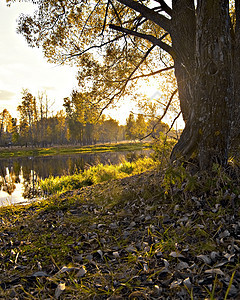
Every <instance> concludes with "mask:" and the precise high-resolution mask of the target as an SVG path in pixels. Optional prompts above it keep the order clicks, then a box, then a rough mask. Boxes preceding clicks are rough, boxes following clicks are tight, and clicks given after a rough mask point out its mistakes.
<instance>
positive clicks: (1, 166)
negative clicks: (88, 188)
mask: <svg viewBox="0 0 240 300" xmlns="http://www.w3.org/2000/svg"><path fill="white" fill-rule="evenodd" d="M149 153H150V150H141V151H134V152H110V153H97V154H96V153H81V154H72V155H55V156H47V157H19V158H7V159H0V206H3V205H9V204H14V203H22V202H26V201H28V200H29V199H31V198H33V199H34V198H36V196H38V195H39V191H38V190H37V189H36V186H37V182H38V180H40V179H45V178H47V177H49V176H62V175H72V174H74V173H76V172H77V173H78V172H80V171H82V170H84V169H85V168H88V167H89V166H93V165H96V164H98V163H102V164H117V163H119V162H121V160H123V159H126V160H129V161H132V160H133V159H135V158H136V157H138V156H146V155H149Z"/></svg>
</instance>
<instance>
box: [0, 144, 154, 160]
mask: <svg viewBox="0 0 240 300" xmlns="http://www.w3.org/2000/svg"><path fill="white" fill-rule="evenodd" d="M151 147H152V144H151V143H141V142H136V143H128V142H123V143H115V144H114V143H113V144H110V143H108V144H98V145H90V146H81V147H80V146H53V147H49V148H31V147H24V148H21V147H11V148H1V149H0V158H1V157H2V158H5V157H21V156H49V155H61V154H73V153H95V152H118V151H119V152H121V151H134V150H141V149H149V148H151Z"/></svg>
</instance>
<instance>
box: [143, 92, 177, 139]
mask: <svg viewBox="0 0 240 300" xmlns="http://www.w3.org/2000/svg"><path fill="white" fill-rule="evenodd" d="M177 91H178V89H176V90H175V91H174V92H173V93H172V95H171V97H170V99H169V101H168V104H167V106H166V107H165V110H164V112H163V114H162V116H161V117H160V118H158V120H157V122H156V123H155V124H154V126H153V128H152V130H151V132H150V133H149V134H147V135H146V136H144V137H143V138H142V139H141V140H143V139H146V138H147V137H149V136H150V135H152V134H153V132H154V130H155V128H156V127H157V125H158V124H160V123H161V121H162V119H163V118H164V117H165V115H166V113H167V111H168V109H169V106H170V105H171V103H172V100H173V97H174V96H175V95H176V93H177Z"/></svg>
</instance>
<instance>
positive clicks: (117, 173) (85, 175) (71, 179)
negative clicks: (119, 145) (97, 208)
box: [39, 158, 158, 195]
mask: <svg viewBox="0 0 240 300" xmlns="http://www.w3.org/2000/svg"><path fill="white" fill-rule="evenodd" d="M157 165H158V163H157V162H156V161H154V160H153V159H152V158H141V159H138V160H136V161H134V162H128V161H126V160H123V161H122V163H120V164H118V165H103V164H98V165H96V166H92V167H90V168H89V169H87V170H84V171H83V172H81V173H79V174H74V175H68V176H61V177H49V178H46V179H44V180H42V181H40V183H39V186H40V189H41V190H42V191H43V193H44V194H48V195H49V194H55V193H62V192H66V191H69V190H76V189H80V188H82V187H84V186H89V185H93V184H98V183H101V182H105V181H109V180H112V179H121V178H124V177H127V176H130V175H136V174H140V173H142V172H145V171H146V170H150V169H153V168H156V167H157Z"/></svg>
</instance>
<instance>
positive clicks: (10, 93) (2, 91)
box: [0, 90, 15, 101]
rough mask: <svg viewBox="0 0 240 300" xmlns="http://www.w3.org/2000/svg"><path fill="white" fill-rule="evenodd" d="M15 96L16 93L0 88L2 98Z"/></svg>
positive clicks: (8, 98) (0, 98)
mask: <svg viewBox="0 0 240 300" xmlns="http://www.w3.org/2000/svg"><path fill="white" fill-rule="evenodd" d="M13 96H15V93H13V92H10V91H6V90H0V100H1V101H2V100H11V99H12V97H13Z"/></svg>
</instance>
